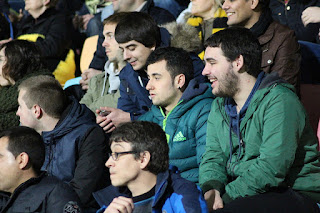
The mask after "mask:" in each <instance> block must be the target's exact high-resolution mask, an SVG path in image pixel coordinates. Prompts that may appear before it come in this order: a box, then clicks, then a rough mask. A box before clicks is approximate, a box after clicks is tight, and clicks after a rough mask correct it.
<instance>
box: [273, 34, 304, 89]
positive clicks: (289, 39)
mask: <svg viewBox="0 0 320 213" xmlns="http://www.w3.org/2000/svg"><path fill="white" fill-rule="evenodd" d="M279 36H281V37H282V36H285V37H284V38H282V43H280V44H277V46H278V47H277V52H276V55H275V58H274V62H273V64H274V65H273V66H272V67H271V72H278V73H279V76H280V77H281V78H283V79H285V80H286V81H288V82H289V83H290V84H292V85H293V86H294V87H295V88H296V89H297V90H299V77H300V61H301V55H300V46H299V43H298V42H297V39H296V37H295V35H294V31H291V30H290V31H289V33H283V34H282V35H281V34H280V35H279ZM278 39H279V38H278ZM274 45H275V44H274ZM270 48H271V47H270ZM297 92H299V91H297Z"/></svg>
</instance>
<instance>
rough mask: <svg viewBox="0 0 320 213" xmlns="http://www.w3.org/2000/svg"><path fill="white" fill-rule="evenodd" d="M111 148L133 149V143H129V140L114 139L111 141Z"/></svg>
mask: <svg viewBox="0 0 320 213" xmlns="http://www.w3.org/2000/svg"><path fill="white" fill-rule="evenodd" d="M110 148H111V150H114V149H125V150H126V149H131V143H128V142H125V141H119V142H118V141H117V142H116V141H113V142H112V143H111V146H110Z"/></svg>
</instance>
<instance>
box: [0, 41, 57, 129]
mask: <svg viewBox="0 0 320 213" xmlns="http://www.w3.org/2000/svg"><path fill="white" fill-rule="evenodd" d="M41 74H48V75H50V74H51V73H50V72H49V71H48V70H46V69H44V68H43V64H42V61H41V56H40V52H39V50H38V49H37V47H36V46H35V45H34V44H33V43H31V42H28V41H20V40H13V41H10V42H8V43H5V44H3V45H2V46H0V103H2V104H0V131H2V130H5V129H7V128H9V127H12V126H18V125H19V117H18V116H16V111H17V109H18V107H19V104H18V101H17V97H18V86H19V85H20V83H21V82H22V81H23V80H25V79H27V78H29V77H31V76H37V75H41Z"/></svg>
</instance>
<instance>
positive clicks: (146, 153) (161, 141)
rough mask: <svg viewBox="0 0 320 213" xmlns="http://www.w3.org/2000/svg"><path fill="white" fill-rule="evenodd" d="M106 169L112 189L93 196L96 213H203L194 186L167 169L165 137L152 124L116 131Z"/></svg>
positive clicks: (131, 125)
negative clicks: (96, 207) (97, 204)
mask: <svg viewBox="0 0 320 213" xmlns="http://www.w3.org/2000/svg"><path fill="white" fill-rule="evenodd" d="M110 147H111V150H112V153H111V154H110V157H109V159H108V161H107V162H106V166H107V167H108V168H109V170H110V179H111V183H112V186H109V187H107V188H105V189H103V190H101V191H98V192H95V193H94V197H95V198H96V200H97V201H98V203H99V204H100V206H102V208H101V209H100V210H99V211H98V212H103V211H104V212H105V213H109V212H121V213H125V212H128V213H129V212H195V213H196V212H197V213H198V212H207V211H208V209H207V206H206V203H205V201H204V199H203V197H202V194H201V192H200V190H199V189H198V188H197V186H196V184H194V183H192V182H189V181H187V180H185V179H183V178H181V176H180V175H179V174H176V173H175V172H174V171H172V170H168V167H169V156H168V151H169V147H168V144H167V140H166V135H165V133H164V132H163V130H162V129H161V127H160V126H158V125H157V124H155V123H151V122H146V121H134V122H132V123H131V122H129V123H125V124H123V125H122V126H120V127H119V128H118V129H116V130H115V131H114V132H113V134H112V136H111V138H110Z"/></svg>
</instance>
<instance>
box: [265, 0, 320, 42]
mask: <svg viewBox="0 0 320 213" xmlns="http://www.w3.org/2000/svg"><path fill="white" fill-rule="evenodd" d="M313 6H317V7H320V0H308V1H302V0H290V1H289V2H288V4H287V5H285V4H284V0H270V4H269V7H270V9H271V11H272V18H273V19H274V20H275V21H278V22H280V23H281V24H283V25H286V26H288V27H289V28H291V29H292V30H294V32H295V33H296V37H297V39H298V40H303V41H310V42H314V43H316V42H318V43H319V39H318V33H319V28H320V23H310V24H308V25H307V26H306V27H305V26H304V25H303V23H302V19H301V15H302V12H303V11H304V10H305V9H306V8H308V7H313Z"/></svg>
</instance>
